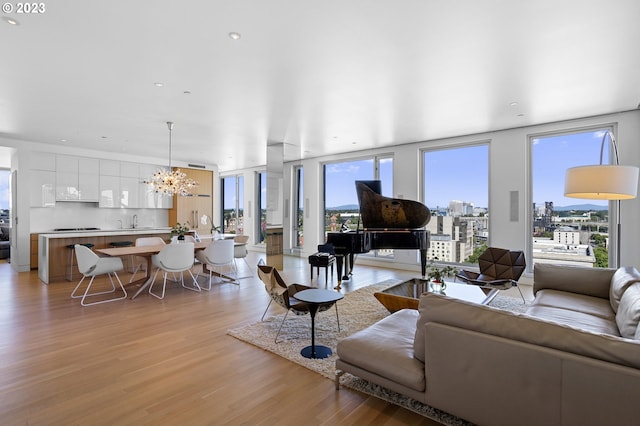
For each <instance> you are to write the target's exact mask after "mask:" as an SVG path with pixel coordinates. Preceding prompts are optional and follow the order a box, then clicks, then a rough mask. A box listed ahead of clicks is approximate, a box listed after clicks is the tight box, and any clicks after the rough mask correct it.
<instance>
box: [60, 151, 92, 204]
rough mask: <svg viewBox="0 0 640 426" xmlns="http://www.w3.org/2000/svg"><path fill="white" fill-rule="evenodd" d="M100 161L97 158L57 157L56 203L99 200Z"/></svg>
mask: <svg viewBox="0 0 640 426" xmlns="http://www.w3.org/2000/svg"><path fill="white" fill-rule="evenodd" d="M98 170H99V160H98V159H96V158H83V157H74V156H70V155H57V156H56V201H88V202H97V201H98V199H99V192H100V191H99V190H100V176H99V174H98Z"/></svg>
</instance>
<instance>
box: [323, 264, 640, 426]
mask: <svg viewBox="0 0 640 426" xmlns="http://www.w3.org/2000/svg"><path fill="white" fill-rule="evenodd" d="M534 294H535V300H534V301H533V302H532V304H531V305H530V307H528V309H527V312H526V313H525V314H516V313H513V312H509V311H504V310H499V309H495V308H491V307H490V306H481V305H475V304H472V303H467V302H463V301H459V300H455V299H451V298H448V297H446V296H442V295H436V294H424V295H422V297H421V299H420V307H419V310H418V311H415V310H402V311H398V312H396V313H394V314H391V315H390V316H388V317H386V318H384V319H383V320H381V321H379V322H377V323H376V324H373V325H372V326H370V327H368V328H367V329H365V330H362V331H360V332H358V333H355V334H354V335H352V336H349V337H347V338H345V339H343V340H341V341H340V342H339V343H338V346H337V354H338V357H339V359H338V360H337V361H336V369H337V372H336V386H337V387H338V386H339V380H340V376H341V374H342V373H343V372H348V373H351V374H353V375H356V376H358V377H362V378H364V379H366V380H369V381H371V382H373V383H376V384H379V385H381V386H383V387H386V388H388V389H392V390H394V391H396V392H399V393H401V394H404V395H407V396H409V397H411V398H413V399H416V400H418V401H421V402H423V403H426V404H429V405H431V406H433V407H435V408H438V409H441V410H444V411H446V412H448V413H450V414H453V415H455V416H458V417H461V418H463V419H465V420H468V421H470V422H474V423H477V424H487V425H516V424H517V425H527V424H530V425H603V424H616V425H630V424H640V410H639V409H638V405H636V404H637V403H638V402H639V398H640V328H639V327H638V322H639V321H640V273H639V272H638V271H637V270H636V269H635V268H629V267H626V268H620V269H618V270H613V269H591V268H577V267H569V266H558V265H550V264H536V265H535V269H534Z"/></svg>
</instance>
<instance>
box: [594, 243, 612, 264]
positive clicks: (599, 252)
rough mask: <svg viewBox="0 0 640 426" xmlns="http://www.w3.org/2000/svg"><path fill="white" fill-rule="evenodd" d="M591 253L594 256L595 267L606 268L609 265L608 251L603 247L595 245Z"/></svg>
mask: <svg viewBox="0 0 640 426" xmlns="http://www.w3.org/2000/svg"><path fill="white" fill-rule="evenodd" d="M593 254H594V255H595V257H596V263H595V264H594V266H595V267H596V268H608V267H609V251H608V250H607V249H606V248H604V247H595V248H594V249H593Z"/></svg>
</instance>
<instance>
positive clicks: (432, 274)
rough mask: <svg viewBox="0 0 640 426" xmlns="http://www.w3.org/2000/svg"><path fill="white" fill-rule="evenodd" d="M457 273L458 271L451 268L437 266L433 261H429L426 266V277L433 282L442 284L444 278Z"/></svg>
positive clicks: (448, 266)
mask: <svg viewBox="0 0 640 426" xmlns="http://www.w3.org/2000/svg"><path fill="white" fill-rule="evenodd" d="M457 271H458V269H457V268H455V267H453V266H450V265H445V266H438V265H436V263H435V261H433V260H431V262H430V263H429V265H428V266H427V277H428V278H429V279H431V280H433V281H438V282H443V280H444V278H445V277H449V276H451V275H453V274H455V273H456V272H457Z"/></svg>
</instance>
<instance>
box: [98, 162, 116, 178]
mask: <svg viewBox="0 0 640 426" xmlns="http://www.w3.org/2000/svg"><path fill="white" fill-rule="evenodd" d="M100 176H120V162H119V161H117V160H100Z"/></svg>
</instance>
